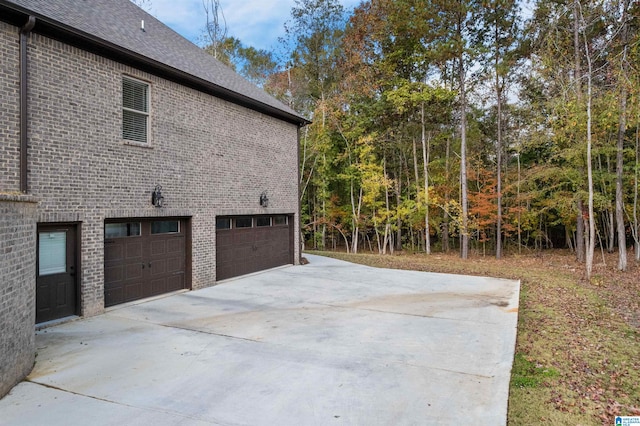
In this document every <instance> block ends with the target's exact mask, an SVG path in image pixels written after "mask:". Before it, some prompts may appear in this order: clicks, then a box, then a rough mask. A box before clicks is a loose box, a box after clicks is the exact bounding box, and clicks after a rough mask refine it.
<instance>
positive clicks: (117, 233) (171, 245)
mask: <svg viewBox="0 0 640 426" xmlns="http://www.w3.org/2000/svg"><path fill="white" fill-rule="evenodd" d="M186 226H187V222H186V221H185V220H180V219H158V220H130V221H127V222H113V223H106V224H105V240H104V305H105V307H109V306H113V305H117V304H120V303H125V302H131V301H133V300H138V299H143V298H146V297H151V296H156V295H159V294H163V293H168V292H171V291H176V290H181V289H184V288H186V284H187V283H186V277H185V270H186V238H185V237H186Z"/></svg>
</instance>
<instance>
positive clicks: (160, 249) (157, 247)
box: [151, 240, 167, 256]
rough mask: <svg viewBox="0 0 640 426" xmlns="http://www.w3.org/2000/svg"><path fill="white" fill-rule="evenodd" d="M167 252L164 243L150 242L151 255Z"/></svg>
mask: <svg viewBox="0 0 640 426" xmlns="http://www.w3.org/2000/svg"><path fill="white" fill-rule="evenodd" d="M166 252H167V247H166V241H164V240H162V241H152V242H151V255H152V256H154V255H159V254H165V253H166Z"/></svg>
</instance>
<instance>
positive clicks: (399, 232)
mask: <svg viewBox="0 0 640 426" xmlns="http://www.w3.org/2000/svg"><path fill="white" fill-rule="evenodd" d="M398 160H399V161H400V165H399V166H398V183H397V185H396V226H397V227H398V229H396V241H395V247H396V250H402V218H401V217H400V207H401V204H402V158H401V157H400V156H399V155H398Z"/></svg>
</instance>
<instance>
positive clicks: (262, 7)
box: [151, 0, 360, 51]
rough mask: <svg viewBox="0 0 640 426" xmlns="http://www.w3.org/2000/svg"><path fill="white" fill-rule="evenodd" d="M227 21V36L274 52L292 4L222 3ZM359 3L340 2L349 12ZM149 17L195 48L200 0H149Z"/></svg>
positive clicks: (286, 0) (275, 0)
mask: <svg viewBox="0 0 640 426" xmlns="http://www.w3.org/2000/svg"><path fill="white" fill-rule="evenodd" d="M220 4H221V6H222V10H223V12H224V16H225V18H226V20H227V30H228V34H227V35H228V36H233V37H236V38H238V39H239V40H240V41H241V42H242V43H243V44H244V45H246V46H253V47H255V48H257V49H266V50H270V51H274V50H276V48H277V45H278V37H282V36H283V35H284V23H285V22H286V21H287V20H289V19H290V16H291V8H292V7H293V6H294V4H295V1H294V0H221V1H220ZM358 4H360V0H342V5H343V6H344V7H345V10H347V11H351V10H353V8H354V7H355V6H357V5H358ZM151 14H152V15H153V16H155V17H156V18H158V19H159V20H160V21H162V22H163V23H164V24H166V25H168V26H169V27H171V28H172V29H173V30H174V31H177V32H178V33H180V34H181V35H182V36H183V37H186V38H187V39H189V40H191V41H192V42H194V43H196V44H198V41H199V39H200V36H201V35H202V33H203V30H204V26H205V23H206V18H205V14H204V8H203V6H202V0H151Z"/></svg>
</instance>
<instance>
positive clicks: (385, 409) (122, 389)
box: [0, 255, 519, 426]
mask: <svg viewBox="0 0 640 426" xmlns="http://www.w3.org/2000/svg"><path fill="white" fill-rule="evenodd" d="M306 257H307V258H308V259H309V260H310V262H311V263H310V264H309V265H306V266H290V267H284V268H280V269H276V270H271V271H267V272H264V273H261V274H256V275H253V276H249V277H244V278H239V279H235V280H230V281H227V282H225V283H222V284H220V285H218V286H215V287H212V288H207V289H204V290H198V291H193V292H187V293H182V294H177V295H172V296H169V297H164V298H161V299H156V300H153V301H146V302H142V303H139V304H136V305H129V306H125V307H120V308H116V309H112V310H110V311H109V312H107V313H106V314H104V315H100V316H98V317H93V318H88V319H82V320H78V321H74V322H70V323H66V324H62V325H58V326H55V327H50V328H47V329H44V330H41V331H39V332H38V333H37V336H36V346H37V350H38V354H37V358H36V366H35V368H34V370H33V372H32V374H31V375H30V376H29V378H28V379H27V381H25V382H23V383H21V384H20V385H18V386H17V387H15V388H14V389H13V390H12V391H11V393H10V394H9V395H7V396H6V397H5V398H4V399H2V400H0V424H3V425H154V426H160V425H333V424H335V425H367V426H369V425H439V424H442V425H452V424H474V425H492V426H493V425H500V424H505V422H506V413H507V396H508V387H509V376H510V370H511V363H512V359H513V351H514V346H515V338H516V325H517V312H518V294H519V283H518V282H516V281H510V280H501V279H493V278H478V277H467V276H458V275H444V274H430V273H423V272H412V271H397V270H386V269H375V268H369V267H365V266H359V265H354V264H350V263H347V262H341V261H337V260H332V259H327V258H323V257H318V256H313V255H307V256H306Z"/></svg>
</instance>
